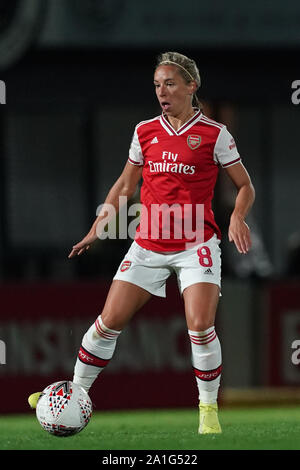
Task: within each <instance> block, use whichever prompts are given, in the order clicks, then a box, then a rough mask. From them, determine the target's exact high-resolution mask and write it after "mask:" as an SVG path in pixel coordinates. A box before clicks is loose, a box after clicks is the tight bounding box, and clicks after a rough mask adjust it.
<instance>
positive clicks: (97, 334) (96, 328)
mask: <svg viewBox="0 0 300 470" xmlns="http://www.w3.org/2000/svg"><path fill="white" fill-rule="evenodd" d="M120 333H121V331H116V330H111V329H110V328H107V327H106V326H105V325H104V323H103V321H102V318H101V316H99V317H98V318H97V320H96V321H95V323H93V325H92V326H91V327H90V328H89V329H88V331H87V332H86V333H85V335H84V337H83V339H82V344H81V347H80V349H79V353H78V357H77V360H76V364H75V368H74V377H73V382H74V383H76V384H78V385H81V387H83V388H84V389H85V390H86V391H87V392H88V391H89V389H90V388H91V386H92V384H93V383H94V381H95V380H96V378H97V377H98V375H99V374H100V372H101V371H102V370H103V369H104V367H106V366H107V364H108V363H109V361H110V359H111V358H112V356H113V354H114V351H115V347H116V343H117V339H118V337H119V335H120Z"/></svg>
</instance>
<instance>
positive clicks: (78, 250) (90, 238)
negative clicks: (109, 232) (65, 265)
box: [68, 233, 98, 258]
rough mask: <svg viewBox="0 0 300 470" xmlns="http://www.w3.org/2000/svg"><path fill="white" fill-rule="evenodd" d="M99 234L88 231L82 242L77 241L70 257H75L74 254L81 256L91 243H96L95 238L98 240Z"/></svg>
mask: <svg viewBox="0 0 300 470" xmlns="http://www.w3.org/2000/svg"><path fill="white" fill-rule="evenodd" d="M97 238H98V237H97V235H95V234H93V233H88V234H87V235H86V237H84V238H83V239H82V240H81V242H79V243H77V244H76V245H74V246H73V247H72V251H71V252H70V254H69V256H68V258H74V256H79V255H81V254H82V253H84V252H85V251H87V250H88V249H89V248H90V246H91V244H92V243H94V241H95V240H97Z"/></svg>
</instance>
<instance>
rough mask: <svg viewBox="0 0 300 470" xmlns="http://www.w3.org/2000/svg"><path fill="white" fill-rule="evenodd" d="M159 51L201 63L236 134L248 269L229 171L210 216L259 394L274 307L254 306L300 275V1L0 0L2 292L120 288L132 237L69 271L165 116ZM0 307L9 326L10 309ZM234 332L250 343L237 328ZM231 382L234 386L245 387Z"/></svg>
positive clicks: (214, 101) (214, 105)
mask: <svg viewBox="0 0 300 470" xmlns="http://www.w3.org/2000/svg"><path fill="white" fill-rule="evenodd" d="M166 50H177V51H178V52H181V53H183V54H185V55H188V56H190V57H192V58H193V59H194V60H195V61H196V62H197V64H198V67H199V70H200V74H201V78H202V86H201V88H200V90H199V93H198V96H199V98H200V100H201V101H202V103H203V105H204V110H205V113H206V114H207V115H208V116H209V117H211V118H213V119H215V120H217V121H220V122H223V123H225V124H226V125H227V127H228V129H229V131H230V132H231V133H232V134H233V135H234V137H235V140H236V143H237V147H238V150H239V152H240V154H241V156H242V159H243V163H244V164H245V166H246V168H247V170H248V171H249V173H250V176H251V178H252V181H253V184H254V186H255V189H256V202H255V206H254V208H253V210H252V211H251V214H250V215H249V217H248V219H247V221H248V223H249V225H250V228H251V229H252V236H253V249H252V251H251V253H250V254H249V255H247V257H243V256H240V255H238V253H237V252H236V250H235V248H234V247H233V246H231V245H230V244H229V243H228V240H227V228H228V222H229V216H230V211H231V210H232V208H233V203H234V195H235V191H234V189H233V188H232V185H231V184H230V183H229V181H228V180H227V178H226V176H225V175H224V173H223V172H222V171H221V172H220V177H219V180H218V183H217V187H216V191H215V200H214V207H215V214H216V220H217V222H218V224H219V225H220V227H221V229H222V232H223V241H222V250H223V283H224V288H225V292H226V291H228V293H227V302H228V310H230V311H232V312H233V311H235V309H236V310H237V311H238V310H240V311H244V315H245V316H244V318H245V321H244V325H245V324H248V323H249V325H250V329H249V330H248V331H250V333H249V335H248V336H247V338H246V339H245V338H244V340H243V341H244V344H245V342H246V343H247V344H248V346H247V347H248V349H247V351H248V352H250V355H251V357H253V361H252V362H253V363H252V362H251V364H250V365H249V368H250V369H251V373H249V376H247V377H248V378H247V379H245V380H244V381H242V382H243V383H242V385H243V386H245V385H247V386H249V385H253V384H255V385H257V384H262V383H263V382H264V379H263V377H264V372H263V371H260V372H257V361H258V362H261V361H263V363H264V364H265V362H266V359H265V351H266V349H267V345H266V344H265V343H264V341H263V340H262V338H263V337H265V335H266V334H269V330H268V327H267V326H266V324H267V323H266V322H267V320H266V319H265V318H266V317H267V315H268V314H269V310H268V307H266V306H265V304H264V306H263V307H262V303H261V297H262V295H263V294H264V293H265V290H266V289H268V286H270V285H271V284H272V283H278V282H287V283H289V282H294V281H295V280H297V278H298V277H299V273H300V269H299V246H300V221H299V196H300V192H299V174H300V158H299V130H300V127H299V124H300V120H299V117H300V115H299V113H300V104H299V105H297V104H294V103H293V102H292V93H293V91H294V90H293V89H292V83H293V81H295V80H300V62H299V56H300V54H299V52H300V7H299V3H298V2H296V1H287V2H284V5H283V3H282V2H279V1H275V2H274V1H273V2H268V1H262V2H255V1H254V2H252V3H251V4H246V3H245V2H238V1H235V0H232V1H228V2H221V1H215V2H210V3H207V2H205V3H204V2H200V1H198V2H189V4H188V5H184V4H182V2H178V1H173V2H170V1H165V2H163V3H161V2H158V1H157V0H155V1H152V2H149V3H148V2H139V1H137V0H132V1H125V0H124V1H122V0H119V1H106V2H105V1H100V0H99V1H83V0H82V1H78V0H77V1H76V0H64V1H63V0H61V1H58V0H48V1H46V0H42V1H39V2H35V1H33V0H32V1H26V0H23V1H7V2H5V1H2V2H1V3H0V79H1V80H3V81H4V82H5V85H6V104H3V105H2V106H0V282H1V286H2V287H3V288H5V286H6V285H7V284H11V283H15V284H16V285H18V286H23V287H24V286H27V285H28V286H30V285H32V283H60V282H61V283H64V282H68V283H70V282H75V281H76V282H78V281H79V282H85V283H86V282H92V281H93V282H94V281H96V282H97V281H99V282H100V280H103V279H104V280H108V281H109V280H110V279H111V278H112V276H113V275H114V273H115V271H116V269H117V267H118V265H119V263H120V261H121V259H122V257H123V255H124V254H125V252H126V250H127V248H128V246H129V244H130V243H131V240H105V241H101V242H98V243H96V244H95V245H94V246H93V247H92V249H91V250H90V252H89V253H88V254H87V255H84V256H82V257H80V258H78V259H75V260H68V259H67V255H68V253H69V252H70V250H71V247H72V245H73V244H74V243H75V242H77V241H79V240H81V238H82V237H83V236H84V235H85V234H86V233H87V231H88V230H89V228H90V226H91V224H92V223H93V221H94V219H95V216H96V209H97V207H98V205H99V204H101V203H103V202H104V199H105V196H106V194H107V191H108V190H109V188H110V187H111V185H112V184H113V182H114V181H115V179H116V178H117V177H118V176H119V174H120V172H121V171H122V168H123V166H124V165H125V163H126V160H127V157H128V149H129V145H130V141H131V138H132V135H133V130H134V126H135V125H136V124H137V123H138V122H139V121H141V120H145V119H149V118H151V117H154V116H155V115H157V114H159V113H160V110H159V107H158V105H157V103H156V97H155V94H154V89H153V82H152V80H153V71H154V67H155V63H156V57H157V55H158V54H159V53H160V52H163V51H166ZM135 200H138V194H136V196H135ZM243 289H246V292H247V296H248V297H247V296H246V297H245V296H244V295H243V292H244V291H243ZM243 298H244V299H245V298H246V301H247V299H248V303H247V308H245V307H244V306H243V305H242V304H243ZM228 299H229V300H228ZM237 299H241V300H238V305H237ZM45 301H47V299H45ZM239 302H240V303H239ZM233 305H234V307H233ZM0 308H1V310H2V313H1V312H0V315H1V314H2V317H3V318H5V317H6V316H7V315H9V313H8V312H9V308H10V306H9V304H8V303H7V302H5V303H3V302H2V305H1V304H0ZM226 308H227V307H226ZM297 311H298V310H297ZM92 313H93V312H92ZM298 313H299V312H298ZM241 315H242V313H241ZM41 316H42V307H41ZM0 319H1V317H0ZM3 321H4V320H3ZM226 321H227V320H226ZM226 321H225V320H222V321H220V331H221V330H222V322H224V323H226ZM231 322H232V323H230V321H229V323H227V324H230V325H231V324H232V325H234V328H235V331H236V332H237V333H239V332H241V330H240V329H239V328H242V326H241V325H242V323H243V320H241V318H240V317H239V318H237V317H232V319H231ZM3 324H4V323H3ZM223 328H224V329H223V333H224V344H225V346H224V351H225V355H226V354H227V355H229V356H230V355H231V356H232V357H233V356H234V355H235V353H236V350H237V349H238V347H237V346H236V345H235V346H234V345H230V339H229V334H230V331H232V330H231V329H230V331H229V327H227V330H228V332H226V331H227V330H226V328H225V326H224V325H223ZM230 328H231V327H230ZM3 331H5V330H3ZM254 331H256V333H255V334H254V333H253V332H254ZM257 331H258V333H257ZM296 331H297V330H296ZM227 334H228V342H227V343H226V335H227ZM274 341H275V340H274ZM276 341H277V339H276ZM226 344H228V346H226ZM230 348H233V349H232V350H231V349H230ZM234 348H236V349H234ZM257 348H258V349H257ZM230 351H231V352H230ZM262 355H263V356H264V358H263V359H262ZM229 356H228V357H229ZM231 356H230V357H231ZM8 357H9V355H8ZM247 367H248V365H247V366H246V368H247ZM250 369H249V370H250ZM228 377H229V375H228ZM228 384H229V385H237V386H239V385H241V383H239V380H238V378H237V375H236V376H235V378H234V379H233V378H232V380H231V379H230V377H229V378H228Z"/></svg>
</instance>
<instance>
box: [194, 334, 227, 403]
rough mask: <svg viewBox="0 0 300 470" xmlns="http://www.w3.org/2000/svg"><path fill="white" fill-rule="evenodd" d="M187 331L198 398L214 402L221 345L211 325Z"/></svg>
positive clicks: (218, 376) (216, 391)
mask: <svg viewBox="0 0 300 470" xmlns="http://www.w3.org/2000/svg"><path fill="white" fill-rule="evenodd" d="M188 333H189V337H190V340H191V349H192V364H193V369H194V373H195V377H196V382H197V386H198V391H199V400H200V401H201V402H202V403H215V402H216V401H217V398H218V389H219V386H220V379H221V370H222V354H221V345H220V341H219V338H218V337H217V334H216V332H215V327H214V326H212V327H211V328H208V329H207V330H205V331H191V330H188Z"/></svg>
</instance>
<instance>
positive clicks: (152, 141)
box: [150, 137, 158, 144]
mask: <svg viewBox="0 0 300 470" xmlns="http://www.w3.org/2000/svg"><path fill="white" fill-rule="evenodd" d="M150 144H158V138H157V137H154V139H152V140H151V142H150Z"/></svg>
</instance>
